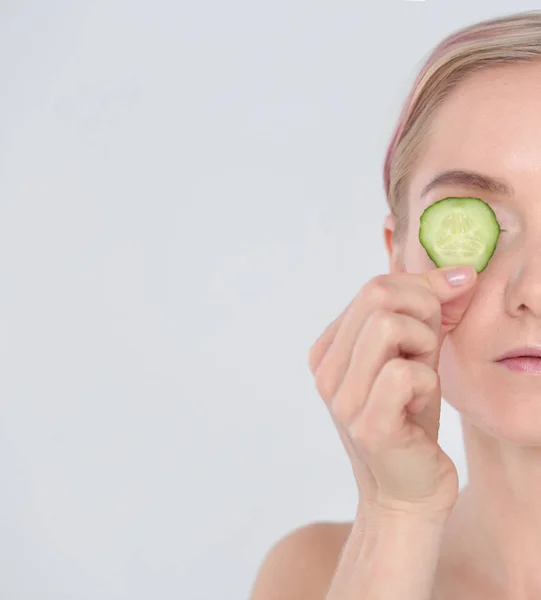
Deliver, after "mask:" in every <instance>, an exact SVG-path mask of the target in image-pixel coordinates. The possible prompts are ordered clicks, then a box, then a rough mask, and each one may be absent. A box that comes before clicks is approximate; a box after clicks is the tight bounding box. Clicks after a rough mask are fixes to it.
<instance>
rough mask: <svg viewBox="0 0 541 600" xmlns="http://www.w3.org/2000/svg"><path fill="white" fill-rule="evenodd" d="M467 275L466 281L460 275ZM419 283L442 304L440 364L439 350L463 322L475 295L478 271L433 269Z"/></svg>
mask: <svg viewBox="0 0 541 600" xmlns="http://www.w3.org/2000/svg"><path fill="white" fill-rule="evenodd" d="M461 273H462V274H465V275H466V277H465V278H464V279H458V277H457V276H458V275H460V274H461ZM417 277H418V283H419V284H421V285H423V286H424V287H427V288H428V289H429V290H430V291H431V292H432V293H433V294H434V295H435V296H436V297H437V298H438V300H439V301H440V304H441V329H440V340H439V341H440V343H439V348H438V352H437V357H436V364H437V363H438V362H439V349H440V348H441V344H442V343H443V340H444V338H445V336H446V335H447V334H448V333H449V332H450V331H452V330H453V329H454V328H455V327H456V326H457V325H458V324H459V323H460V321H461V319H462V317H463V315H464V313H465V312H466V310H467V308H468V306H469V305H470V303H471V301H472V298H473V296H474V294H475V289H476V285H475V284H476V283H477V271H476V270H475V269H474V268H473V267H471V266H469V265H464V266H453V267H444V268H438V269H433V270H431V271H428V272H426V273H421V274H419V275H418V276H417Z"/></svg>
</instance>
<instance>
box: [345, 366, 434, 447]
mask: <svg viewBox="0 0 541 600" xmlns="http://www.w3.org/2000/svg"><path fill="white" fill-rule="evenodd" d="M438 391H439V377H438V375H437V373H436V372H435V371H434V369H432V368H431V367H429V366H428V365H426V364H424V363H419V362H415V361H411V360H408V359H405V358H402V357H397V358H393V359H392V360H390V361H388V362H386V363H385V365H384V366H383V368H382V369H381V370H380V372H379V373H378V376H377V377H376V380H375V381H374V385H373V386H372V389H371V390H370V394H369V395H368V398H367V401H366V403H365V405H364V406H363V407H362V408H361V409H359V411H358V412H357V413H356V414H355V416H354V418H353V419H352V421H351V423H350V424H349V426H348V429H347V431H348V433H349V435H350V436H351V437H352V439H353V440H355V441H356V442H358V443H359V444H360V446H361V447H362V448H363V449H366V450H368V451H370V452H377V451H380V450H382V449H383V448H384V447H390V445H394V446H395V447H397V448H400V447H402V446H403V445H405V444H408V443H410V442H411V439H412V436H416V435H419V434H420V433H422V431H419V425H417V424H416V423H414V422H413V421H411V420H410V419H409V418H408V417H407V414H406V411H405V410H404V408H405V407H406V405H407V404H409V403H411V402H412V401H413V400H415V399H418V398H430V397H432V396H437V395H438Z"/></svg>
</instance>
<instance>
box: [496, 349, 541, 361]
mask: <svg viewBox="0 0 541 600" xmlns="http://www.w3.org/2000/svg"><path fill="white" fill-rule="evenodd" d="M532 357H537V358H541V345H538V346H522V347H521V348H513V349H512V350H509V351H508V352H506V353H505V354H502V355H501V356H500V357H499V358H497V359H496V361H497V362H500V361H503V360H506V359H517V358H525V359H527V358H532Z"/></svg>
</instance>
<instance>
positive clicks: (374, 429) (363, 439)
mask: <svg viewBox="0 0 541 600" xmlns="http://www.w3.org/2000/svg"><path fill="white" fill-rule="evenodd" d="M467 269H468V270H469V273H470V276H469V279H468V280H467V283H465V284H463V285H460V286H456V287H453V286H451V285H450V284H449V283H448V282H447V280H446V278H445V276H444V273H445V272H446V271H449V270H451V269H450V268H449V267H447V268H441V269H434V270H432V271H429V272H427V273H422V274H411V273H395V274H386V275H378V276H376V277H374V278H373V279H371V280H370V281H369V282H368V283H367V284H365V285H364V286H363V287H362V288H361V290H360V292H359V293H358V294H357V296H356V297H355V298H354V299H353V300H352V302H350V304H349V305H348V306H347V307H346V308H345V309H344V311H343V312H342V314H341V315H340V316H339V317H338V318H337V319H336V320H335V321H333V322H332V323H331V324H330V325H329V326H328V327H327V328H326V329H325V330H324V332H323V333H322V334H321V335H320V337H319V338H318V339H317V340H316V341H315V342H314V344H313V345H312V347H311V348H310V353H309V364H310V370H311V371H312V374H313V375H314V378H315V382H316V387H317V390H318V392H319V394H320V395H321V397H322V398H323V400H324V401H325V403H326V405H327V407H328V409H329V411H330V414H331V417H332V419H333V421H334V423H335V425H336V427H337V429H338V433H339V435H340V438H341V440H342V443H343V444H344V447H345V449H346V451H347V453H348V455H349V458H350V461H351V464H352V468H353V473H354V475H355V479H356V481H357V487H358V489H359V494H360V496H361V498H362V501H363V506H364V509H365V510H368V511H373V512H375V513H377V514H380V515H381V514H385V515H387V514H407V515H424V514H426V515H430V516H434V515H444V516H445V515H448V514H449V513H450V512H451V510H452V508H453V506H454V504H455V502H456V500H457V498H458V494H459V484H458V473H457V470H456V467H455V465H454V464H453V462H452V460H451V459H450V458H449V456H448V455H447V454H446V453H445V452H444V451H443V450H442V449H441V447H440V446H439V444H438V432H439V423H440V411H441V385H440V378H439V374H438V372H437V369H438V365H439V355H440V350H441V344H442V342H443V340H444V338H445V336H446V335H447V333H449V332H450V331H451V330H452V329H454V328H455V327H456V326H457V325H458V323H459V322H460V320H461V318H462V315H463V314H464V312H465V311H466V309H467V307H468V305H469V303H470V301H471V299H472V297H473V294H474V291H475V283H476V282H477V273H476V272H475V270H474V269H473V268H471V267H467Z"/></svg>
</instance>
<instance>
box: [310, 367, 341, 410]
mask: <svg viewBox="0 0 541 600" xmlns="http://www.w3.org/2000/svg"><path fill="white" fill-rule="evenodd" d="M314 381H315V385H316V389H317V391H318V392H319V394H320V396H321V397H322V398H323V399H324V400H325V402H329V401H330V400H331V398H332V397H333V395H334V393H335V391H336V387H337V374H336V373H335V371H334V369H331V368H322V367H321V366H320V368H319V369H318V370H317V371H316V374H315V376H314Z"/></svg>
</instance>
